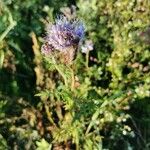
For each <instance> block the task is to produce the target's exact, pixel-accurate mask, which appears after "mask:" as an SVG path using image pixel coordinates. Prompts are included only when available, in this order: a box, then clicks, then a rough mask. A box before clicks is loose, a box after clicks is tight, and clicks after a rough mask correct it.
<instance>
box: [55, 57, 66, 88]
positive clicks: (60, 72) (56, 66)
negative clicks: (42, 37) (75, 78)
mask: <svg viewBox="0 0 150 150" xmlns="http://www.w3.org/2000/svg"><path fill="white" fill-rule="evenodd" d="M52 60H53V64H54V66H55V69H56V70H57V71H58V72H59V74H60V75H61V76H62V78H63V80H64V83H65V86H66V87H68V82H67V78H66V76H65V75H64V73H63V72H62V71H61V69H60V68H59V66H58V65H57V64H56V61H55V58H54V57H52Z"/></svg>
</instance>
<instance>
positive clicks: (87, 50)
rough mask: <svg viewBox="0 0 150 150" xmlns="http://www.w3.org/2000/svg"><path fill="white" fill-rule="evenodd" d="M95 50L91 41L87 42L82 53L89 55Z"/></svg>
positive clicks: (82, 48)
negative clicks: (88, 53)
mask: <svg viewBox="0 0 150 150" xmlns="http://www.w3.org/2000/svg"><path fill="white" fill-rule="evenodd" d="M92 50H93V42H92V41H91V40H86V41H85V44H84V45H83V46H82V47H81V51H82V53H87V52H89V51H92Z"/></svg>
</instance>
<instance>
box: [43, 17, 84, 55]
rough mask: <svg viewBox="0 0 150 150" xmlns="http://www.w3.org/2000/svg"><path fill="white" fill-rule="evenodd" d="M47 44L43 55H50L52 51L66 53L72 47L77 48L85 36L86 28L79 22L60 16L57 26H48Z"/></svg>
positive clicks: (56, 22) (44, 46)
mask: <svg viewBox="0 0 150 150" xmlns="http://www.w3.org/2000/svg"><path fill="white" fill-rule="evenodd" d="M46 31H47V36H46V37H45V44H44V45H43V46H42V53H44V54H48V53H51V51H52V50H58V51H60V52H65V51H66V49H68V48H70V47H74V48H77V47H78V45H79V42H80V41H81V40H82V39H83V36H84V26H83V23H82V22H81V21H79V20H68V19H67V18H66V17H65V16H59V17H58V18H57V19H56V21H55V24H50V23H49V24H48V25H47V28H46Z"/></svg>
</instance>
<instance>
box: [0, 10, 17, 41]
mask: <svg viewBox="0 0 150 150" xmlns="http://www.w3.org/2000/svg"><path fill="white" fill-rule="evenodd" d="M6 11H7V12H8V15H9V16H8V20H9V22H10V25H9V26H8V27H7V28H6V30H5V31H4V32H3V33H2V34H1V36H0V42H1V41H2V40H3V39H4V38H5V37H6V35H7V34H8V33H9V32H10V30H11V29H13V28H14V26H16V24H17V23H16V21H14V20H13V18H12V15H11V13H10V12H9V10H8V9H6Z"/></svg>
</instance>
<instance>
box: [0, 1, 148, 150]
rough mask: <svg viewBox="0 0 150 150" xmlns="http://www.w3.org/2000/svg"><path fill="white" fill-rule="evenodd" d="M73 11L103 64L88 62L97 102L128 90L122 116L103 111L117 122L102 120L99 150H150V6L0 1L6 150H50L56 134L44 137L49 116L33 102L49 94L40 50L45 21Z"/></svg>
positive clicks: (1, 116) (1, 133) (0, 101)
mask: <svg viewBox="0 0 150 150" xmlns="http://www.w3.org/2000/svg"><path fill="white" fill-rule="evenodd" d="M71 12H73V13H75V15H76V16H77V17H78V18H80V19H81V20H83V22H84V24H85V28H86V35H85V38H87V39H91V40H92V41H93V43H94V50H93V51H91V52H90V56H91V58H95V59H96V60H97V61H96V62H94V61H92V59H91V60H90V61H89V65H90V66H89V67H90V69H91V71H90V72H89V76H90V78H89V79H88V80H89V81H87V82H90V86H91V87H92V88H93V89H94V88H95V89H96V90H97V91H98V93H99V97H107V96H108V97H109V96H112V95H115V94H118V93H121V92H122V91H127V92H126V94H127V97H125V98H124V95H123V94H122V95H121V96H120V97H119V98H118V101H119V100H120V99H121V98H123V99H121V100H120V101H121V102H119V103H122V101H123V104H122V105H121V106H120V105H119V104H118V103H117V107H116V108H118V109H116V110H115V111H114V110H111V109H109V110H105V114H106V112H109V113H108V114H109V115H111V117H114V116H117V117H115V121H110V120H109V121H106V122H105V121H104V123H103V126H102V128H101V131H100V133H99V134H100V135H101V136H102V148H100V147H99V149H110V150H117V149H118V150H120V149H124V150H132V149H133V150H148V149H150V45H149V44H150V32H149V26H150V17H149V16H150V1H149V0H123V1H121V0H109V1H108V0H64V1H59V0H23V1H20V0H0V139H1V140H0V149H2V150H5V149H14V150H24V149H25V150H30V149H39V150H42V149H43V150H44V149H48V148H47V147H49V149H50V148H51V147H52V145H51V139H52V135H51V134H50V133H47V134H43V132H44V131H43V130H45V129H46V128H47V124H44V125H42V124H40V123H41V120H44V119H45V118H44V113H45V110H43V109H39V104H40V102H41V99H40V98H38V97H35V94H37V93H38V92H39V91H42V90H45V89H47V90H48V89H50V88H51V87H50V77H49V75H48V74H49V72H48V71H46V69H45V67H44V66H43V64H42V58H41V55H40V47H41V45H42V42H43V37H44V36H45V30H44V28H45V22H47V20H48V21H53V19H54V18H55V17H56V16H57V15H58V14H60V13H64V14H66V15H70V14H71ZM80 55H81V56H80V57H81V63H80V64H82V62H84V55H83V54H80ZM80 64H79V65H80ZM80 74H82V72H81V73H80ZM79 76H80V75H79ZM87 84H88V83H87ZM91 93H92V92H91ZM112 100H113V97H112ZM89 105H92V104H91V103H89ZM114 105H115V104H114ZM119 107H121V108H119ZM91 108H92V106H91ZM87 110H88V109H87ZM90 111H91V110H90ZM35 114H36V115H35ZM42 114H43V116H42ZM109 115H108V116H106V118H105V117H102V118H103V119H107V118H109ZM128 116H131V117H130V119H128ZM101 124H102V123H101ZM121 127H123V128H121ZM130 130H131V131H130ZM128 132H129V133H128ZM95 140H96V139H95ZM37 141H38V142H37ZM81 141H82V139H81ZM93 141H94V140H93ZM81 143H82V142H81ZM44 146H45V147H44ZM52 149H54V148H52ZM58 149H61V148H59V147H58ZM62 149H63V148H62ZM64 149H65V148H64ZM66 149H67V148H66ZM70 149H74V147H72V148H70ZM80 149H87V150H88V149H89V150H91V149H93V150H95V149H96V148H94V147H93V148H92V147H89V148H88V146H87V147H84V148H80Z"/></svg>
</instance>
